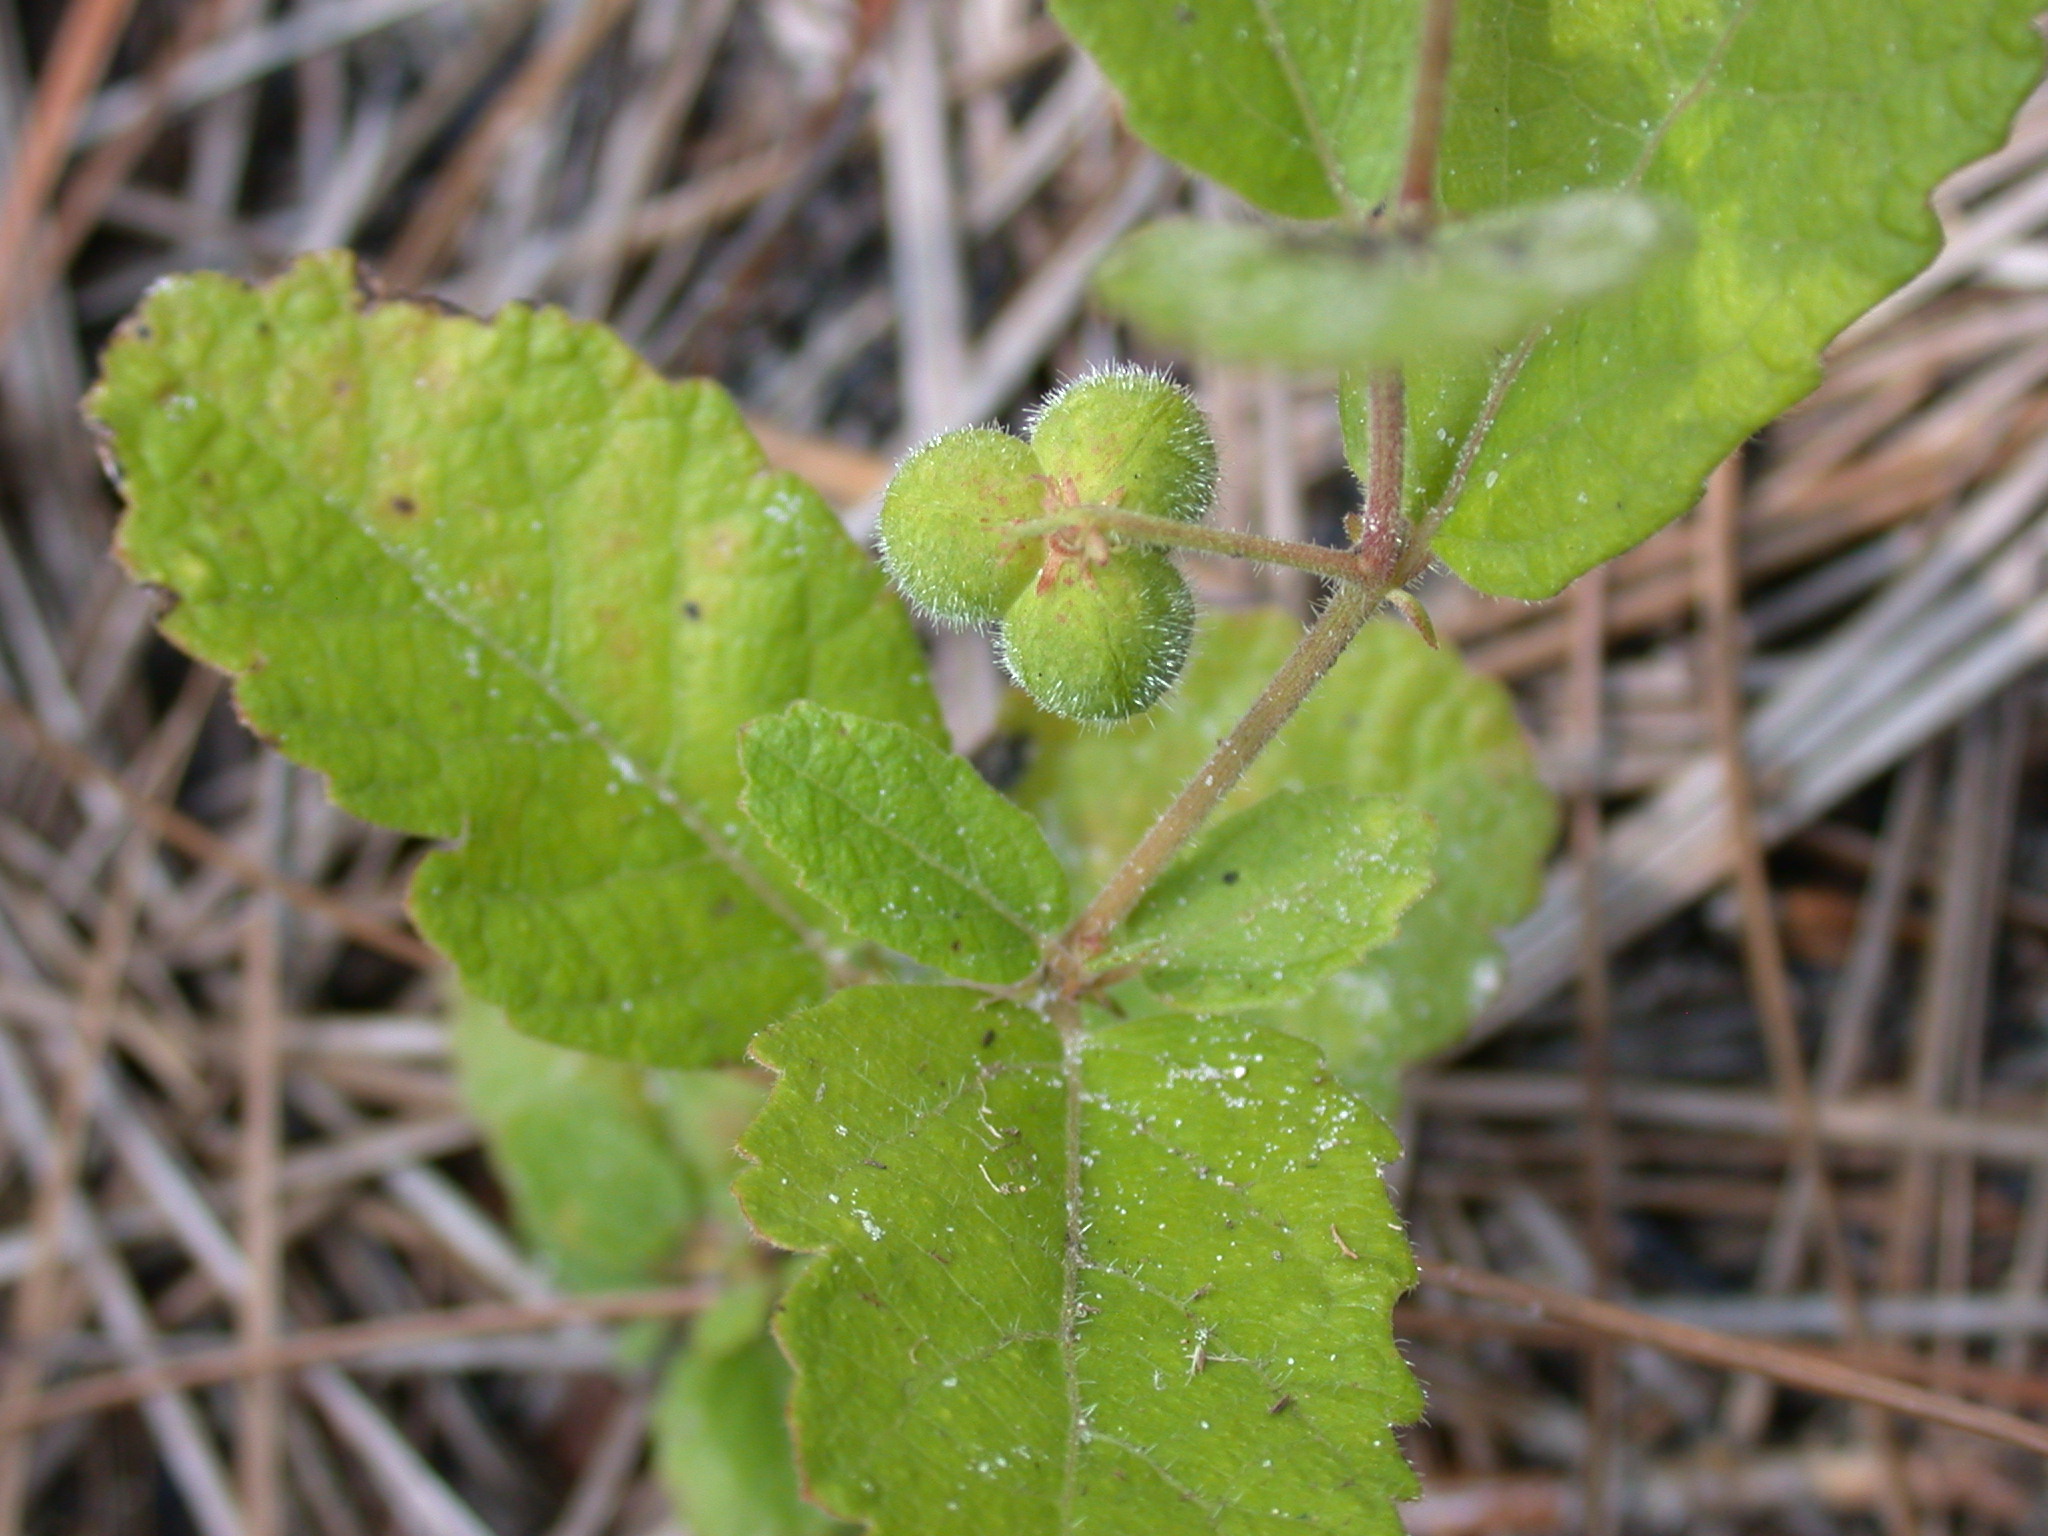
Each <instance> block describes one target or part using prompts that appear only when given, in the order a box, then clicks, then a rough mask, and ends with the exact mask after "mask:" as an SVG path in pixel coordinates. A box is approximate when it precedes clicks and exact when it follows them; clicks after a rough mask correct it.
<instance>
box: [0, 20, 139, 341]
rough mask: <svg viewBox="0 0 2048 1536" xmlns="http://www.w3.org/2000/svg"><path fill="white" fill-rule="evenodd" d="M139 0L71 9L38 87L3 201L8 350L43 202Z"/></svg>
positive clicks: (0, 320)
mask: <svg viewBox="0 0 2048 1536" xmlns="http://www.w3.org/2000/svg"><path fill="white" fill-rule="evenodd" d="M134 4H135V0H75V3H73V4H71V5H67V6H66V7H65V8H64V16H63V20H62V21H61V22H60V23H59V24H58V28H57V38H56V41H55V42H54V43H52V44H51V46H50V56H49V59H48V61H47V62H46V63H45V64H44V66H43V70H42V76H41V78H40V79H39V80H38V81H37V83H36V95H35V104H34V105H33V106H32V107H31V108H30V110H29V116H28V122H27V125H26V126H25V127H24V128H23V129H22V133H21V138H20V140H19V143H20V148H19V149H18V150H16V152H15V156H14V160H13V163H12V164H10V165H9V166H8V168H7V189H6V192H5V194H4V195H0V346H5V344H6V341H7V336H8V333H9V331H10V330H11V329H12V325H13V320H14V317H15V316H16V315H19V314H20V313H21V311H22V305H21V303H20V302H19V300H18V299H17V298H16V296H15V293H14V290H15V288H16V286H17V285H18V284H19V283H20V282H21V274H22V271H23V267H24V261H23V258H24V256H26V255H27V254H28V252H29V250H30V247H31V246H32V245H33V243H34V240H35V230H36V225H37V222H38V221H39V220H40V219H41V217H42V211H43V204H44V203H45V202H46V201H48V199H49V196H50V191H51V189H52V188H53V187H55V186H56V184H57V177H58V175H59V173H60V172H62V170H63V168H64V157H65V156H66V155H67V154H69V153H70V151H71V142H72V139H73V137H74V136H75V135H76V134H77V132H78V124H79V121H80V119H81V118H82V117H83V116H84V115H85V108H86V105H87V103H88V102H89V101H90V99H91V96H92V89H93V86H94V85H96V84H97V83H98V81H99V78H100V75H101V73H102V72H103V71H105V69H106V67H107V61H108V60H109V59H110V58H112V57H113V53H114V45H115V43H117V42H118V41H119V40H120V37H121V29H122V27H123V26H125V25H126V24H127V21H128V13H129V11H130V10H132V9H133V8H134Z"/></svg>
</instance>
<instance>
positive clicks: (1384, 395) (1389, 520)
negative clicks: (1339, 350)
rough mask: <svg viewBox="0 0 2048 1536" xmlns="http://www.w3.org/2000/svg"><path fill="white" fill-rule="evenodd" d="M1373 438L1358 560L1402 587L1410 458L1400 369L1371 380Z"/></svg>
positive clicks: (1377, 371)
mask: <svg viewBox="0 0 2048 1536" xmlns="http://www.w3.org/2000/svg"><path fill="white" fill-rule="evenodd" d="M1365 390H1366V395H1365V400H1366V419H1367V421H1368V423H1369V426H1368V428H1367V435H1368V436H1369V437H1370V439H1371V459H1370V461H1369V462H1368V463H1367V465H1366V474H1365V510H1364V512H1363V513H1362V514H1361V515H1360V517H1359V519H1358V557H1359V559H1360V560H1362V561H1363V562H1364V563H1365V565H1366V567H1367V569H1368V570H1370V571H1371V573H1372V575H1373V576H1374V578H1376V579H1377V580H1379V581H1380V582H1382V583H1384V584H1385V585H1388V586H1396V585H1399V583H1398V582H1396V581H1395V580H1394V572H1395V570H1396V569H1397V568H1398V567H1399V566H1400V565H1401V556H1402V555H1403V554H1404V553H1405V552H1406V550H1407V547H1408V542H1409V540H1408V526H1407V523H1408V514H1407V508H1406V507H1405V506H1404V505H1403V501H1404V494H1403V493H1404V482H1405V480H1406V478H1407V458H1408V389H1407V385H1406V384H1404V383H1403V382H1402V379H1401V370H1400V369H1398V368H1379V369H1375V370H1374V371H1373V373H1372V374H1371V375H1370V376H1369V377H1368V378H1367V379H1366V382H1365Z"/></svg>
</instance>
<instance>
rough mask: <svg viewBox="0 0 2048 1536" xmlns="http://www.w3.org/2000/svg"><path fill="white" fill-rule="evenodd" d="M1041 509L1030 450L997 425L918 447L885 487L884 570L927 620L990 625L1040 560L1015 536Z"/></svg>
mask: <svg viewBox="0 0 2048 1536" xmlns="http://www.w3.org/2000/svg"><path fill="white" fill-rule="evenodd" d="M1044 510H1045V477H1044V476H1043V475H1042V474H1041V473H1040V472H1039V468H1038V459H1037V457H1036V455H1034V454H1033V453H1032V451H1031V445H1030V444H1029V443H1026V442H1024V441H1023V440H1021V439H1019V438H1015V437H1012V436H1011V435H1010V434H1009V433H1007V432H1003V431H999V430H997V429H996V428H994V427H962V428H960V429H959V430H958V431H955V432H948V433H945V434H944V435H943V436H940V437H935V438H933V439H932V440H931V441H930V442H928V443H926V444H925V445H924V446H923V447H921V448H919V449H917V450H916V451H915V452H913V453H912V454H911V455H910V457H909V458H907V459H905V460H904V461H903V464H902V466H901V467H900V468H899V469H898V470H897V471H896V474H895V476H894V477H893V478H892V479H891V480H890V481H889V489H888V490H887V491H886V492H885V493H884V494H883V496H882V516H881V544H882V563H883V565H885V566H886V567H887V568H888V571H889V574H890V576H891V577H892V578H894V580H895V582H896V585H897V586H898V587H900V588H901V589H902V591H903V594H904V596H906V597H908V598H909V599H910V600H911V602H913V603H914V604H916V605H917V607H919V608H920V609H922V610H923V611H924V612H926V613H928V614H930V615H931V616H932V617H933V618H935V619H942V620H945V621H946V622H948V623H952V624H993V623H994V622H996V620H998V619H1000V618H1001V617H1002V616H1003V611H1004V610H1005V609H1006V608H1008V607H1009V606H1010V602H1011V600H1012V599H1013V598H1015V597H1016V595H1017V594H1018V593H1019V592H1020V591H1022V590H1023V589H1024V587H1025V586H1026V585H1027V584H1028V583H1029V582H1030V581H1031V579H1032V578H1033V577H1034V576H1036V575H1037V574H1038V568H1039V565H1040V563H1041V562H1042V561H1043V560H1044V559H1045V541H1044V540H1043V539H1041V538H1038V537H1035V536H1032V537H1019V536H1018V535H1017V533H1016V532H1015V531H1014V530H1015V529H1016V527H1017V526H1018V525H1019V524H1022V523H1026V522H1029V521H1031V520H1032V519H1034V518H1038V517H1041V516H1042V515H1043V514H1044Z"/></svg>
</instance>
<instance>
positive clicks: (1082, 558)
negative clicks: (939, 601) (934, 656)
mask: <svg viewBox="0 0 2048 1536" xmlns="http://www.w3.org/2000/svg"><path fill="white" fill-rule="evenodd" d="M1194 626H1195V605H1194V599H1193V598H1192V596H1190V594H1189V592H1188V584H1187V580H1186V578H1184V577H1183V576H1182V575H1181V573H1180V570H1179V568H1178V567H1176V566H1175V565H1174V563H1173V561H1172V560H1171V559H1170V558H1169V557H1168V556H1167V555H1166V554H1165V553H1164V552H1163V551H1161V550H1157V549H1124V550H1119V551H1118V552H1117V553H1116V554H1115V555H1114V556H1112V557H1111V558H1110V559H1108V560H1106V561H1103V562H1101V563H1097V562H1096V561H1094V560H1093V559H1091V558H1089V557H1088V556H1087V555H1085V554H1082V555H1076V556H1074V557H1072V558H1061V557H1060V556H1059V555H1058V554H1057V552H1056V553H1055V554H1054V556H1053V557H1052V558H1050V559H1048V560H1047V562H1046V566H1045V569H1044V570H1043V571H1042V572H1041V573H1040V575H1039V577H1038V579H1037V580H1036V581H1034V582H1032V583H1031V585H1030V586H1028V587H1026V588H1025V589H1024V590H1023V591H1022V592H1020V593H1018V594H1017V599H1016V601H1015V602H1013V603H1011V605H1010V610H1009V612H1008V613H1006V614H1005V615H1004V616H1003V628H1002V639H1001V654H1002V660H1003V666H1004V667H1005V669H1006V670H1008V672H1009V674H1010V676H1011V677H1013V678H1015V679H1016V681H1017V684H1018V686H1019V687H1021V688H1023V690H1024V691H1025V692H1026V693H1028V694H1030V695H1031V697H1032V698H1034V699H1036V700H1037V701H1038V703H1039V704H1040V705H1041V706H1042V707H1044V708H1045V709H1048V710H1050V711H1051V712H1052V713H1054V714H1056V715H1064V716H1066V717H1067V718H1068V719H1070V720H1089V721H1105V722H1106V721H1114V720H1122V719H1125V718H1126V717H1128V716H1131V715H1135V714H1137V713H1138V712H1139V711H1140V710H1142V709H1146V708H1148V707H1149V706H1150V705H1151V704H1152V703H1153V702H1154V701H1155V700H1157V699H1158V697H1159V696H1160V695H1161V694H1163V693H1164V692H1166V690H1167V689H1168V688H1170V687H1171V686H1172V685H1173V682H1174V680H1175V679H1176V678H1178V677H1179V676H1180V669H1181V664H1182V663H1183V662H1185V661H1186V660H1187V654H1188V641H1189V639H1190V637H1191V636H1192V635H1193V633H1194Z"/></svg>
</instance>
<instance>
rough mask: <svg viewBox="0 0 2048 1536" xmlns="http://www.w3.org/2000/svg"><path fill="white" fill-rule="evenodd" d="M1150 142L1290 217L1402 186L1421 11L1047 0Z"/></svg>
mask: <svg viewBox="0 0 2048 1536" xmlns="http://www.w3.org/2000/svg"><path fill="white" fill-rule="evenodd" d="M1052 12H1053V15H1054V16H1055V17H1057V18H1058V20H1059V22H1060V24H1061V25H1062V26H1064V27H1065V28H1066V29H1067V31H1068V32H1070V33H1071V34H1072V35H1073V37H1074V40H1075V41H1076V42H1078V43H1079V44H1080V45H1081V46H1082V47H1083V48H1085V49H1087V50H1088V52H1089V53H1091V54H1093V55H1094V56H1095V60H1096V62H1097V63H1099V64H1100V65H1101V66H1102V68H1103V70H1104V72H1105V73H1106V74H1108V76H1109V78H1110V80H1111V82H1112V83H1113V84H1114V85H1115V86H1116V88H1117V90H1118V91H1119V92H1121V93H1122V95H1123V99H1124V115H1125V118H1126V119H1127V121H1128V122H1129V123H1130V125H1131V128H1132V129H1133V130H1134V131H1135V132H1136V133H1137V134H1138V135H1139V136H1140V137H1142V138H1144V139H1145V140H1146V141H1147V142H1149V143H1151V144H1153V145H1155V146H1157V147H1158V148H1159V149H1160V150H1162V151H1164V152H1165V153H1166V154H1169V155H1171V156H1173V158H1174V159H1176V160H1179V161H1180V162H1181V163H1182V164H1184V165H1188V166H1191V167H1193V168H1194V169H1195V170H1197V171H1200V172H1201V173H1202V174H1203V175H1205V176H1210V177H1214V178H1215V179H1216V180H1217V181H1220V182H1222V183H1223V184H1224V185H1225V186H1227V187H1229V188H1231V189H1232V190H1233V191H1235V192H1238V193H1239V194H1241V195H1242V196H1244V197H1245V198H1247V199H1249V200H1250V201H1251V202H1253V203H1256V204H1258V205H1259V206H1260V207H1262V208H1265V209H1268V210H1270V211H1271V212H1274V213H1278V214H1282V215H1284V216H1286V217H1289V218H1297V219H1319V218H1328V217H1330V216H1332V215H1334V214H1337V213H1341V212H1345V211H1347V210H1348V211H1352V212H1362V211H1364V210H1366V209H1370V208H1371V207H1372V206H1373V205H1374V204H1375V203H1377V202H1378V201H1379V200H1380V199H1381V198H1382V197H1384V196H1385V195H1386V192H1387V189H1388V188H1389V187H1391V186H1392V185H1393V183H1394V180H1395V177H1396V176H1397V174H1398V173H1399V169H1400V163H1401V150H1402V144H1403V141H1404V135H1405V133H1406V130H1407V125H1408V113H1409V99H1410V97H1411V96H1412V95H1413V94H1414V88H1413V83H1412V82H1413V80H1414V73H1415V52H1416V39H1417V37H1418V36H1419V33H1420V22H1421V15H1422V4H1421V0H1178V3H1168V0H1142V3H1135V4H1134V3H1133V0H1052Z"/></svg>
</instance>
